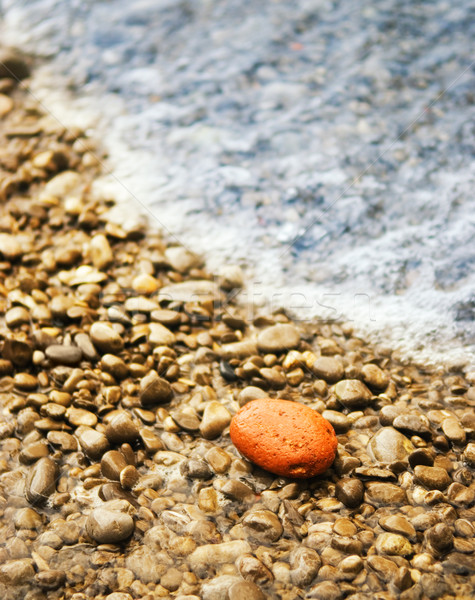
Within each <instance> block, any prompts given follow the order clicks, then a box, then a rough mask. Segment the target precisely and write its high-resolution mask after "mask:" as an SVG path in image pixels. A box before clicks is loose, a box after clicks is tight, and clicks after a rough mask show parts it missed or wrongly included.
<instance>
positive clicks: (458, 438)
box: [442, 417, 466, 444]
mask: <svg viewBox="0 0 475 600" xmlns="http://www.w3.org/2000/svg"><path fill="white" fill-rule="evenodd" d="M442 431H443V432H444V434H445V435H446V437H447V438H448V439H449V440H450V441H451V442H454V443H455V444H463V443H465V438H466V434H465V431H464V430H463V428H462V427H461V426H460V423H459V422H458V420H457V419H455V418H454V417H448V418H447V419H444V420H443V421H442Z"/></svg>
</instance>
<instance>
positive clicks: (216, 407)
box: [200, 400, 231, 440]
mask: <svg viewBox="0 0 475 600" xmlns="http://www.w3.org/2000/svg"><path fill="white" fill-rule="evenodd" d="M230 422H231V415H230V413H229V411H228V409H227V408H226V407H225V406H223V405H222V404H221V403H220V402H218V401H216V400H213V401H211V402H208V403H207V404H206V406H205V409H204V412H203V418H202V419H201V423H200V432H201V435H202V436H203V437H204V438H206V439H207V440H212V439H215V438H217V437H218V436H220V435H221V434H222V432H223V431H224V430H225V429H226V427H227V426H228V425H229V423H230Z"/></svg>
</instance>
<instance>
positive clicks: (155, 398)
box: [140, 371, 173, 406]
mask: <svg viewBox="0 0 475 600" xmlns="http://www.w3.org/2000/svg"><path fill="white" fill-rule="evenodd" d="M172 397H173V390H172V388H171V385H170V384H169V383H168V381H167V380H166V379H163V378H162V377H159V376H158V373H157V372H156V371H150V373H149V374H148V375H146V376H145V377H144V378H143V379H142V381H141V382H140V400H141V402H142V405H143V406H150V405H152V404H163V403H164V402H168V401H169V400H171V399H172Z"/></svg>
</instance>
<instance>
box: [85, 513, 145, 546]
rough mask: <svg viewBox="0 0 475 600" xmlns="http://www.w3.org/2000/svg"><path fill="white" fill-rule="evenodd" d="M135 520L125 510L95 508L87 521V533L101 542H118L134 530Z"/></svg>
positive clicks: (126, 537)
mask: <svg viewBox="0 0 475 600" xmlns="http://www.w3.org/2000/svg"><path fill="white" fill-rule="evenodd" d="M134 527H135V525H134V520H133V519H132V517H131V516H130V515H128V514H127V513H124V512H118V511H114V510H109V509H107V508H102V507H101V508H95V509H94V510H93V511H91V513H90V514H89V516H88V518H87V521H86V531H87V534H88V535H89V536H90V537H91V538H92V539H94V540H95V541H96V542H97V543H99V544H117V543H119V542H123V541H124V540H126V539H128V538H129V537H130V536H131V535H132V533H133V531H134Z"/></svg>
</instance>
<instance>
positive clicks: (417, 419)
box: [393, 414, 430, 438]
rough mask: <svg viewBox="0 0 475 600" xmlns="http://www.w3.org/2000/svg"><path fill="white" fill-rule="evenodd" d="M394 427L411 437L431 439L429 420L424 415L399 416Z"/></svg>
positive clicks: (394, 422)
mask: <svg viewBox="0 0 475 600" xmlns="http://www.w3.org/2000/svg"><path fill="white" fill-rule="evenodd" d="M393 427H395V428H396V429H401V430H402V431H404V432H408V433H410V434H411V435H414V434H415V435H419V436H420V437H422V438H427V437H430V426H429V420H428V419H427V417H426V416H425V415H422V414H419V415H418V414H401V415H398V416H397V417H396V418H395V419H394V421H393Z"/></svg>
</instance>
